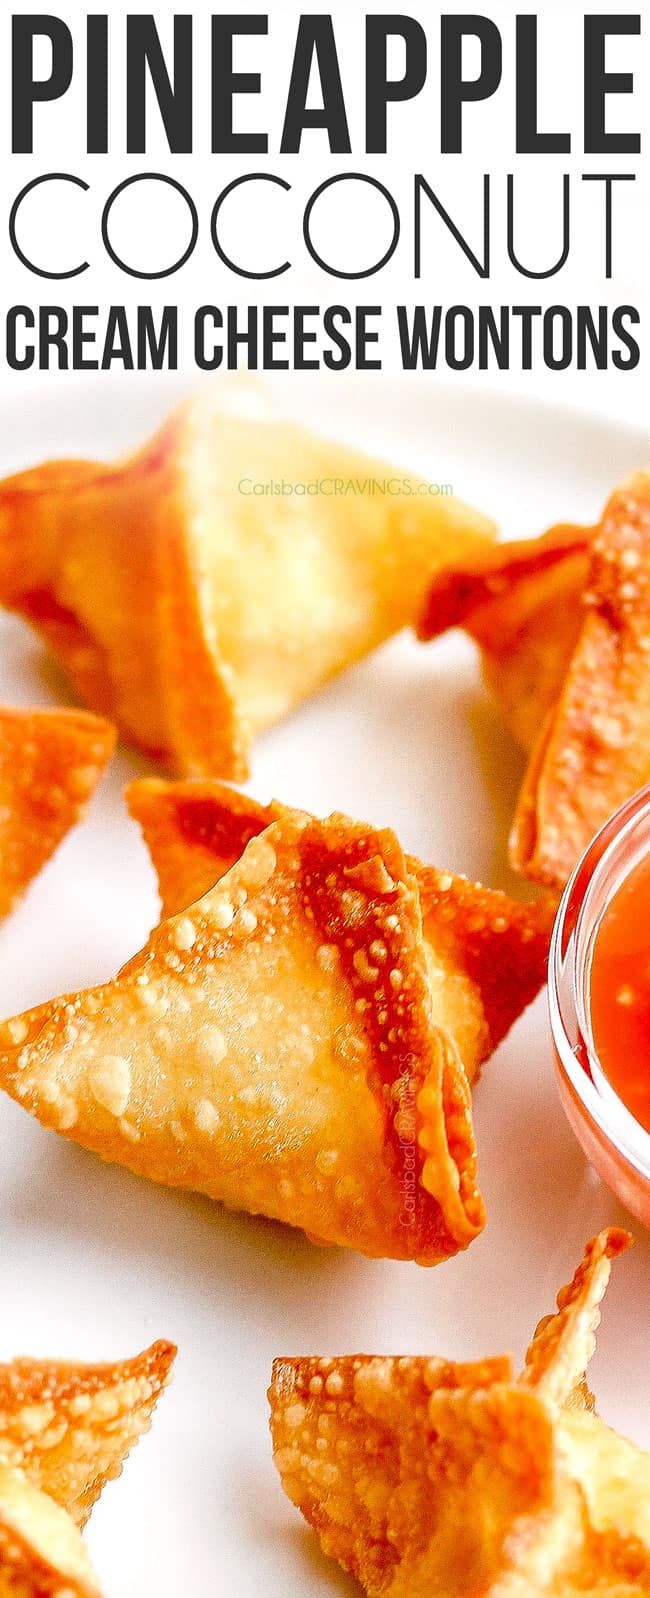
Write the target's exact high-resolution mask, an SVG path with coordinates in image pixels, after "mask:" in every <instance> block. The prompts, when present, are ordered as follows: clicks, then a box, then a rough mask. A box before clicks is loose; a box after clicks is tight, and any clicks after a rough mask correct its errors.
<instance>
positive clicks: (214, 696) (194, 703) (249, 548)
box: [0, 387, 495, 777]
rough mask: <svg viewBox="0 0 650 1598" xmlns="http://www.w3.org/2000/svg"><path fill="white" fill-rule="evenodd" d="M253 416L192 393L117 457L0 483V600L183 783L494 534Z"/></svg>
mask: <svg viewBox="0 0 650 1598" xmlns="http://www.w3.org/2000/svg"><path fill="white" fill-rule="evenodd" d="M233 394H234V396H235V397H234V399H233ZM248 412H249V413H248V414H242V406H241V391H240V390H237V391H235V390H234V389H228V388H225V389H224V388H221V387H216V388H215V389H214V390H213V389H210V390H206V389H203V390H202V391H201V392H200V394H199V395H198V396H197V398H196V399H195V400H194V401H192V402H190V403H188V404H186V405H185V406H184V407H183V408H182V409H181V410H179V411H178V413H177V414H176V415H175V416H173V417H172V418H171V420H170V421H169V422H168V423H167V425H166V426H165V427H164V428H163V429H162V431H161V432H160V433H159V434H158V435H157V437H156V438H154V439H153V440H152V441H151V442H150V443H149V444H147V445H146V446H145V447H144V448H143V449H142V450H141V451H140V452H139V453H138V454H136V455H134V456H132V457H130V458H129V459H127V460H123V461H120V462H118V463H117V464H115V465H113V466H105V465H101V464H99V463H91V462H87V461H59V462H53V463H51V464H49V465H45V466H42V467H38V468H35V469H34V470H32V471H28V472H23V473H21V474H20V475H19V476H16V477H12V478H9V479H7V480H6V481H5V483H4V485H0V603H2V604H4V605H6V606H8V607H9V608H10V609H13V610H17V611H19V612H20V614H21V615H23V616H25V617H26V618H27V619H28V620H29V621H30V622H32V623H33V625H34V626H35V627H36V628H37V630H38V631H39V632H40V633H41V635H42V636H43V637H44V638H45V639H46V641H47V642H48V644H49V645H50V647H51V648H52V649H53V650H54V653H55V654H56V655H57V657H58V659H59V660H60V661H61V664H62V665H63V667H64V668H65V670H66V672H67V673H68V676H69V677H70V679H71V681H72V683H73V684H74V686H75V688H76V690H77V692H78V693H79V694H80V695H81V697H82V699H84V700H85V701H86V703H87V704H88V705H89V706H91V708H92V709H94V710H99V711H101V712H102V713H104V714H106V715H110V716H111V717H112V718H113V719H114V720H115V721H116V722H117V724H118V726H119V727H120V730H121V732H122V733H123V734H124V736H125V737H126V738H127V739H128V740H129V741H131V742H133V743H135V744H137V745H138V746H139V747H140V748H143V749H145V750H146V751H147V752H149V753H152V754H154V755H157V756H161V757H162V758H164V759H165V760H166V761H167V762H168V763H169V764H170V765H171V766H172V767H173V768H175V769H177V770H179V771H180V772H182V773H188V774H190V773H193V774H197V775H200V774H202V773H204V772H217V773H219V774H221V775H223V776H230V777H241V776H243V775H245V772H246V768H247V753H248V748H249V745H250V740H251V738H252V737H253V736H254V735H255V733H256V732H257V731H259V730H260V729H261V728H263V727H266V726H269V725H270V724H271V723H273V722H275V721H277V720H278V719H279V718H280V717H282V716H284V715H285V714H286V712H287V711H289V710H290V709H291V708H292V706H294V705H295V704H297V703H298V702H299V701H301V700H302V699H304V698H306V697H307V696H308V695H309V694H311V693H313V692H315V691H316V690H317V689H318V688H320V687H321V686H322V684H323V683H325V682H327V680H328V679H329V678H330V677H332V676H334V675H335V674H336V673H337V672H339V671H341V670H343V668H344V667H346V666H349V665H351V664H352V663H353V662H354V661H356V660H359V659H360V658H361V657H362V656H363V655H365V654H367V653H368V651H369V650H371V649H374V648H375V647H376V646H377V645H378V644H380V643H381V642H382V641H383V640H384V639H385V638H387V637H389V636H390V634H392V633H394V632H396V631H398V630H399V629H400V628H401V627H404V626H405V625H407V624H408V623H409V622H412V621H413V620H414V618H415V617H416V615H417V614H418V612H419V610H420V607H421V604H422V601H423V598H424V594H425V592H426V589H427V586H428V581H429V580H430V577H431V574H432V572H435V571H436V570H437V569H438V568H439V567H440V566H441V564H443V563H448V562H449V561H452V560H457V559H464V558H467V557H471V556H472V555H473V554H474V552H475V550H476V548H477V547H478V546H479V545H480V544H482V543H483V542H484V541H485V540H487V539H490V538H492V537H493V536H494V531H495V529H494V526H493V524H492V523H491V522H490V521H489V520H488V519H487V518H486V517H484V516H481V515H479V514H478V513H476V512H475V511H471V510H469V509H468V508H467V507H466V506H464V505H462V504H461V503H460V502H459V501H458V500H456V499H454V498H453V497H446V496H441V497H438V498H432V497H431V496H422V495H420V496H418V495H417V494H411V495H407V494H402V495H401V496H399V495H396V494H395V493H394V491H393V492H388V491H382V484H383V483H384V482H386V481H389V482H392V483H393V484H394V483H395V482H396V481H397V480H402V479H403V478H404V475H405V474H404V472H403V470H401V469H400V470H396V469H395V468H394V467H393V466H390V465H387V464H386V463H385V462H382V461H376V460H372V459H370V458H368V457H366V456H364V455H360V454H358V453H355V452H353V451H352V450H350V449H348V448H347V447H346V446H344V445H342V444H338V443H330V442H327V441H325V440H323V439H321V438H319V437H317V436H316V435H315V434H311V433H309V432H308V431H306V430H305V429H304V428H303V427H301V426H299V425H297V424H296V423H295V422H293V421H291V420H287V418H286V417H283V416H281V415H278V414H276V412H274V411H273V410H271V409H270V408H269V407H268V406H263V405H262V403H261V401H260V400H259V399H256V400H255V401H251V400H250V399H249V403H248ZM274 482H275V483H282V482H284V483H286V484H287V485H289V486H288V490H287V492H286V493H285V492H277V491H276V492H273V491H272V488H271V486H270V485H271V484H272V483H274ZM337 483H338V484H339V485H340V486H339V487H338V488H337V486H336V485H337ZM256 485H257V486H256ZM263 485H266V492H264V493H263V492H261V489H262V486H263ZM293 485H296V487H295V489H294V491H293V492H291V491H290V490H291V489H292V488H293ZM301 485H302V492H301ZM308 485H312V486H311V487H310V490H309V492H306V491H305V490H306V488H307V486H308ZM346 485H350V486H349V487H348V489H347V490H346ZM344 490H345V492H344Z"/></svg>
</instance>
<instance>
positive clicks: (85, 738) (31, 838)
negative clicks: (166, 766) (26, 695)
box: [0, 705, 115, 917]
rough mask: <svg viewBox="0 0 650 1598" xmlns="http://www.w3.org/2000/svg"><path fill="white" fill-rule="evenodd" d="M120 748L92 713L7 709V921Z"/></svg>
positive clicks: (3, 822) (2, 757)
mask: <svg viewBox="0 0 650 1598" xmlns="http://www.w3.org/2000/svg"><path fill="white" fill-rule="evenodd" d="M114 746H115V730H114V728H113V727H111V726H110V725H109V723H108V722H107V721H100V719H99V718H98V717H97V716H89V715H88V714H87V713H86V712H85V711H80V710H24V709H22V708H19V707H16V706H8V705H0V917H2V916H5V915H8V914H9V911H10V910H11V909H12V908H13V906H14V904H15V903H16V901H17V900H18V899H19V898H20V895H21V894H22V893H24V891H25V888H26V887H27V886H28V884H29V883H30V882H31V880H32V878H33V877H35V876H36V874H37V872H38V871H40V870H41V867H42V866H44V865H45V862H46V860H49V858H50V855H52V854H53V853H54V850H55V849H56V848H57V847H58V845H59V844H60V842H61V840H62V838H64V837H65V834H66V832H68V831H69V830H70V828H71V827H73V826H74V825H75V822H77V821H78V820H79V819H80V817H81V816H82V815H83V810H84V806H85V804H86V801H87V800H88V799H89V798H90V795H91V794H92V792H93V789H94V788H95V787H96V785H97V783H98V782H99V779H100V777H101V775H102V772H103V770H104V767H105V766H106V764H107V761H108V760H109V759H110V756H111V754H112V752H113V749H114Z"/></svg>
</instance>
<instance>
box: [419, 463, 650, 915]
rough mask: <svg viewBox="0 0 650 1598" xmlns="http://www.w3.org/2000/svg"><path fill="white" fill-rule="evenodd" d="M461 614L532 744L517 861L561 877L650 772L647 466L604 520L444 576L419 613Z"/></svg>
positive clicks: (546, 878) (510, 547) (436, 624)
mask: <svg viewBox="0 0 650 1598" xmlns="http://www.w3.org/2000/svg"><path fill="white" fill-rule="evenodd" d="M451 626H462V627H465V628H466V630H467V631H468V632H469V633H471V635H472V637H474V638H475V639H476V640H477V642H478V643H479V645H480V647H481V649H482V651H483V660H484V664H485V672H486V677H487V680H488V682H489V684H490V686H491V687H492V688H493V690H494V692H495V693H496V695H497V698H498V699H499V702H500V703H501V705H502V708H503V711H504V715H505V719H506V722H507V724H508V726H509V727H510V729H511V731H512V732H514V734H515V736H516V737H517V738H518V739H519V741H520V742H521V743H522V744H523V746H524V748H525V749H526V750H527V752H528V753H529V755H530V761H529V766H528V771H527V773H526V777H525V779H524V784H523V788H522V791H521V795H520V799H519V805H518V808H517V813H516V816H515V821H514V826H513V830H512V835H511V858H512V863H513V866H514V867H515V869H516V870H518V871H520V872H522V874H523V875H524V876H527V877H530V878H531V879H532V880H534V881H537V882H540V883H542V884H544V885H545V886H547V887H550V888H552V889H558V888H560V887H562V886H563V884H564V882H565V881H566V879H567V877H568V875H569V874H570V872H571V870H572V868H573V866H574V865H575V864H576V861H577V860H578V858H579V856H580V854H581V853H582V852H583V850H584V849H585V848H586V846H587V844H588V843H589V842H590V839H591V838H592V837H593V834H594V833H595V832H596V831H597V830H598V828H599V827H600V826H601V825H602V824H603V823H604V822H605V821H606V820H607V818H608V817H609V816H610V815H611V813H612V811H613V810H615V809H616V808H617V806H618V805H619V804H622V803H623V801H624V800H625V799H627V798H629V797H630V796H631V794H633V793H634V792H635V791H636V789H637V788H639V787H642V786H643V784H644V783H646V782H648V781H650V473H643V472H639V473H637V475H636V476H635V477H632V478H630V479H629V481H628V482H627V483H625V484H623V486H622V488H620V489H618V490H617V491H616V493H615V494H614V495H613V496H612V498H611V500H610V501H609V504H608V505H607V507H606V509H605V512H604V515H603V518H602V521H601V522H600V523H599V525H598V526H597V527H596V528H585V529H580V528H558V529H555V530H554V531H553V532H551V533H548V534H547V535H546V537H545V538H541V539H538V540H536V541H535V540H532V541H530V542H527V543H525V544H504V545H502V546H500V547H499V548H498V549H495V550H493V551H491V552H488V553H487V554H486V556H485V558H483V557H479V559H478V561H477V562H476V563H475V564H472V565H470V566H469V567H468V568H467V569H464V570H457V571H455V572H449V573H444V574H443V575H442V576H441V577H440V578H439V579H436V580H435V581H434V584H433V587H432V590H431V592H430V594H429V598H428V601H427V606H426V608H425V612H424V615H423V618H422V621H421V624H420V636H421V637H422V638H432V637H434V636H435V635H436V634H438V633H439V632H441V631H443V630H444V629H445V628H446V627H451Z"/></svg>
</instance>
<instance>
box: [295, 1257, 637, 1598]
mask: <svg viewBox="0 0 650 1598" xmlns="http://www.w3.org/2000/svg"><path fill="white" fill-rule="evenodd" d="M629 1241H630V1239H629V1236H628V1234H627V1233H625V1232H619V1231H616V1230H610V1231H607V1232H603V1233H601V1234H600V1236H599V1237H597V1238H594V1239H593V1240H592V1242H591V1243H589V1244H588V1246H587V1250H586V1253H585V1256H584V1259H583V1262H582V1264H581V1265H580V1267H579V1268H578V1270H577V1272H576V1275H575V1277H574V1279H573V1282H572V1283H571V1285H570V1286H569V1287H568V1288H565V1289H564V1290H563V1291H562V1292H561V1293H560V1294H559V1296H558V1311H557V1314H555V1315H554V1316H551V1317H548V1318H547V1319H546V1320H545V1321H543V1322H542V1323H541V1326H540V1328H539V1329H538V1332H537V1334H536V1336H535V1339H534V1341H533V1343H532V1345H531V1348H530V1350H529V1352H528V1356H527V1360H526V1367H525V1370H524V1372H523V1374H522V1375H521V1376H519V1377H518V1378H515V1377H514V1376H513V1373H512V1366H511V1362H510V1360H509V1359H507V1358H496V1359H486V1360H483V1361H481V1362H478V1363H475V1364H455V1363H453V1362H452V1361H448V1360H444V1359H427V1358H426V1357H415V1358H404V1357H395V1358H382V1357H372V1356H366V1355H360V1356H358V1357H354V1356H352V1357H349V1358H342V1359H341V1358H336V1359H310V1358H298V1359H279V1360H277V1361H276V1362H275V1364H274V1368H273V1383H272V1386H271V1388H270V1391H269V1398H270V1402H271V1430H272V1435H273V1447H274V1454H275V1462H276V1465H277V1468H278V1470H279V1473H280V1476H281V1478H282V1483H283V1486H284V1488H285V1491H286V1492H287V1494H288V1496H289V1498H291V1500H292V1501H293V1503H294V1504H296V1505H297V1506H298V1508H299V1509H300V1510H301V1511H302V1513H303V1515H304V1516H305V1517H306V1519H307V1520H308V1521H309V1522H310V1524H311V1525H312V1526H313V1527H314V1529H315V1530H316V1532H317V1534H318V1537H319V1539H320V1542H321V1545H322V1547H323V1550H324V1552H325V1553H326V1554H328V1555H329V1556H330V1557H331V1558H333V1559H335V1560H337V1561H338V1563H339V1564H340V1565H342V1566H343V1568H344V1570H347V1571H350V1572H351V1573H352V1574H353V1575H354V1576H356V1577H357V1578H358V1580H359V1582H360V1584H361V1586H362V1588H363V1589H364V1591H365V1592H366V1593H367V1594H368V1598H479V1595H480V1598H578V1595H579V1594H580V1595H581V1598H596V1595H599V1598H605V1594H607V1595H609V1598H632V1595H633V1594H639V1593H648V1592H650V1455H649V1454H646V1453H644V1452H642V1450H641V1449H639V1448H636V1447H635V1446H634V1445H633V1444H632V1443H629V1442H626V1441H625V1440H624V1439H623V1438H622V1437H620V1436H618V1435H617V1433H615V1432H613V1431H611V1430H610V1429H609V1427H608V1426H606V1425H605V1424H604V1422H603V1421H602V1420H600V1419H599V1417H598V1416H597V1415H596V1414H595V1413H593V1411H592V1409H591V1408H590V1407H589V1401H588V1395H587V1394H586V1389H585V1386H584V1369H585V1365H586V1363H587V1362H588V1360H589V1358H590V1356H591V1353H592V1350H593V1343H594V1332H595V1330H596V1327H597V1326H598V1322H599V1318H600V1315H599V1308H598V1306H599V1302H600V1299H601V1298H602V1295H603V1292H604V1290H605V1287H606V1284H607V1280H608V1277H609V1270H610V1263H609V1262H610V1260H611V1259H612V1258H614V1257H615V1256H616V1255H617V1254H619V1253H620V1252H621V1250H622V1249H624V1248H625V1247H626V1246H627V1244H628V1242H629Z"/></svg>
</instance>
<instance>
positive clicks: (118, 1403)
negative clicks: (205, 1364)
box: [0, 1342, 176, 1526]
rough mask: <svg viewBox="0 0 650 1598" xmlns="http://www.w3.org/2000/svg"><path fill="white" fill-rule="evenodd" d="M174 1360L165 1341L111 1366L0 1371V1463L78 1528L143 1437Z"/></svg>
mask: <svg viewBox="0 0 650 1598" xmlns="http://www.w3.org/2000/svg"><path fill="white" fill-rule="evenodd" d="M175 1356H176V1349H175V1347H174V1345H173V1344H172V1343H167V1342H158V1343H154V1344H153V1346H152V1347H151V1348H149V1349H147V1350H146V1352H145V1353H143V1354H138V1355H137V1356H136V1357H135V1358H134V1359H128V1360H122V1361H118V1362H116V1363H114V1364H104V1365H79V1364H63V1363H59V1362H54V1361H42V1360H32V1359H17V1360H15V1361H13V1362H12V1363H11V1364H7V1365H0V1464H2V1465H6V1466H8V1467H10V1468H11V1469H14V1470H21V1471H23V1472H24V1473H25V1475H26V1476H27V1477H28V1478H29V1480H30V1482H31V1483H32V1484H33V1486H35V1487H37V1488H38V1489H39V1490H40V1491H41V1492H43V1493H46V1494H47V1495H48V1497H49V1498H51V1499H53V1500H54V1501H55V1503H57V1504H60V1505H61V1506H62V1508H63V1509H65V1510H66V1511H67V1513H68V1514H69V1515H70V1517H71V1518H72V1520H73V1521H74V1522H75V1524H76V1525H77V1526H83V1525H85V1522H86V1520H87V1519H88V1516H89V1514H90V1511H91V1509H92V1506H93V1504H94V1503H95V1502H96V1500H97V1498H98V1497H99V1495H100V1493H101V1491H102V1488H103V1487H104V1485H105V1483H106V1482H107V1481H112V1480H114V1479H115V1478H116V1477H117V1476H119V1475H120V1473H121V1470H122V1466H123V1463H124V1460H125V1459H126V1457H127V1454H129V1452H130V1450H131V1449H132V1448H133V1446H134V1444H135V1443H136V1442H137V1441H138V1439H139V1438H140V1437H141V1436H143V1434H144V1433H145V1432H146V1431H148V1429H149V1426H150V1424H151V1417H152V1414H153V1410H154V1408H155V1406H156V1403H157V1401H158V1399H159V1397H160V1394H161V1393H162V1391H163V1390H164V1388H165V1387H166V1386H167V1383H168V1382H169V1379H170V1375H171V1369H172V1365H173V1363H174V1359H175Z"/></svg>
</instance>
